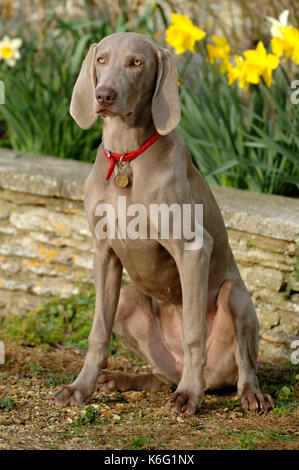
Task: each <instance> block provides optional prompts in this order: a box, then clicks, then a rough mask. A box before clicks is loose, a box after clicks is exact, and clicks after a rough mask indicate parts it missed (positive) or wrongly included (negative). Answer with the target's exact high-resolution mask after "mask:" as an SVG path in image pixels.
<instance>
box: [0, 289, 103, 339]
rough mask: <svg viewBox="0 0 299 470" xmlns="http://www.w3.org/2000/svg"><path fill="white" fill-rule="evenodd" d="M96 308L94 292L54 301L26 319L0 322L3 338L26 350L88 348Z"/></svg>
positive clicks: (11, 318)
mask: <svg viewBox="0 0 299 470" xmlns="http://www.w3.org/2000/svg"><path fill="white" fill-rule="evenodd" d="M94 305H95V295H94V291H93V290H91V291H89V292H87V293H81V294H79V295H74V296H72V297H70V298H68V299H62V298H60V297H54V298H53V299H52V300H51V302H48V303H45V304H43V305H41V306H40V307H38V308H36V309H35V310H34V311H32V312H29V313H26V314H25V315H22V316H18V317H16V316H13V315H10V316H8V317H2V318H0V329H1V335H2V337H3V338H4V339H6V340H7V341H10V342H17V343H19V344H22V345H25V346H37V345H39V344H44V343H46V344H50V345H55V344H56V343H61V344H63V345H66V346H77V347H80V348H87V346H88V335H89V332H90V329H91V324H92V317H93V311H94Z"/></svg>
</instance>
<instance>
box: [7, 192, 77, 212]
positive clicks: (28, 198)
mask: <svg viewBox="0 0 299 470" xmlns="http://www.w3.org/2000/svg"><path fill="white" fill-rule="evenodd" d="M0 201H6V202H12V203H13V204H17V205H27V206H28V205H30V206H43V207H47V208H48V209H50V210H55V211H56V212H66V213H71V214H82V215H84V206H83V202H82V201H81V200H80V201H75V200H72V199H63V198H54V197H46V196H40V195H36V194H27V193H21V192H16V191H9V190H6V189H0ZM0 208H1V205H0Z"/></svg>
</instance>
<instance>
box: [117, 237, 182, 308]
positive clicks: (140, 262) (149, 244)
mask: <svg viewBox="0 0 299 470" xmlns="http://www.w3.org/2000/svg"><path fill="white" fill-rule="evenodd" d="M111 247H112V249H113V251H114V252H115V253H116V254H117V256H118V257H119V259H120V261H121V263H122V265H123V266H124V268H125V269H126V270H127V272H128V274H129V276H130V278H131V279H132V281H133V282H134V283H135V284H137V285H138V287H140V289H142V290H143V291H144V292H146V293H147V294H148V295H151V296H152V297H155V298H158V299H159V300H162V301H165V302H169V303H175V304H180V303H181V284H180V278H179V274H178V270H177V267H176V264H175V262H174V260H173V258H172V257H171V256H170V255H169V253H168V252H167V251H166V250H165V249H164V248H163V247H162V246H161V245H160V244H159V243H158V242H157V241H153V240H148V239H147V240H129V239H126V240H118V239H115V240H111Z"/></svg>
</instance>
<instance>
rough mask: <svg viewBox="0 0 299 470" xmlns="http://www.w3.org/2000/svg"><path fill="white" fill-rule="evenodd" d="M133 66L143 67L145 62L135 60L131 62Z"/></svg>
mask: <svg viewBox="0 0 299 470" xmlns="http://www.w3.org/2000/svg"><path fill="white" fill-rule="evenodd" d="M131 65H132V66H133V67H141V66H142V65H143V62H142V60H139V59H133V60H132V62H131Z"/></svg>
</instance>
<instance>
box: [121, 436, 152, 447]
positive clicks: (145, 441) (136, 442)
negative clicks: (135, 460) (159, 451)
mask: <svg viewBox="0 0 299 470" xmlns="http://www.w3.org/2000/svg"><path fill="white" fill-rule="evenodd" d="M123 443H124V450H137V449H148V450H150V449H153V448H154V447H153V445H154V441H153V439H152V438H151V437H148V436H144V435H141V436H136V437H133V439H130V440H128V441H126V440H123Z"/></svg>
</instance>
